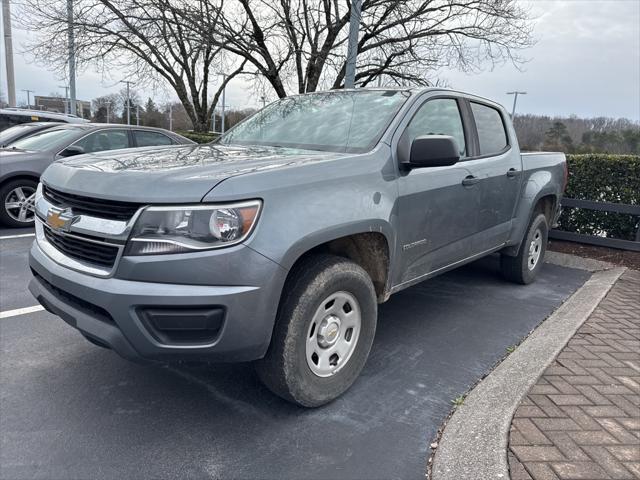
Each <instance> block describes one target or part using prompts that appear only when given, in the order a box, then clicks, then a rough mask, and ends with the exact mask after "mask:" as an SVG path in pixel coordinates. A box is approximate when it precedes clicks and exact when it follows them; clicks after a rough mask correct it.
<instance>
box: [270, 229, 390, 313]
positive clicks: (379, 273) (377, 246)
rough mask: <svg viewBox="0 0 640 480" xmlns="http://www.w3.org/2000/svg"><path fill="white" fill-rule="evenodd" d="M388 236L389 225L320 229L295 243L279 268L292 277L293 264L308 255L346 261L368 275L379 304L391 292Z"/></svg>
mask: <svg viewBox="0 0 640 480" xmlns="http://www.w3.org/2000/svg"><path fill="white" fill-rule="evenodd" d="M390 234H391V231H390V228H389V227H388V226H384V225H382V224H378V225H373V224H371V223H370V224H369V228H366V229H365V228H347V229H344V228H336V229H331V230H323V231H321V232H317V233H316V234H314V235H311V236H307V237H305V238H304V239H302V240H300V241H299V242H296V244H295V245H293V246H292V247H291V248H290V249H289V251H288V252H287V253H286V254H285V256H284V258H283V261H282V265H283V266H284V267H285V268H287V269H288V270H289V275H291V271H292V270H294V269H295V268H296V265H298V264H299V263H300V262H301V261H302V260H303V259H305V258H307V257H308V256H309V255H314V254H320V253H329V254H332V255H336V256H340V257H344V258H348V259H349V260H351V261H353V262H355V263H356V264H358V265H360V266H361V267H362V268H363V269H364V270H365V271H366V272H367V273H368V274H369V276H370V277H371V281H372V282H373V285H374V288H375V290H376V296H377V299H378V302H380V303H381V302H384V301H386V300H387V299H388V297H389V292H390V285H389V282H390V278H391V276H390V265H391V262H392V258H391V256H392V252H393V251H394V249H393V243H392V240H390V239H391V238H393V237H391V236H390ZM289 275H288V276H287V279H288V278H289ZM285 284H286V281H285Z"/></svg>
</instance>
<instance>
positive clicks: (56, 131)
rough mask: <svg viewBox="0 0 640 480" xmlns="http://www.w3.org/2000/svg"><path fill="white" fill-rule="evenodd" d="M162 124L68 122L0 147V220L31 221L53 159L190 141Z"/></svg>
mask: <svg viewBox="0 0 640 480" xmlns="http://www.w3.org/2000/svg"><path fill="white" fill-rule="evenodd" d="M193 143H194V142H192V141H191V140H189V139H187V138H185V137H182V136H180V135H178V134H176V133H173V132H170V131H168V130H164V129H161V128H151V127H138V126H133V125H120V124H100V123H87V124H67V125H60V126H57V127H54V128H48V129H46V130H44V131H41V132H38V133H35V134H33V135H29V136H28V137H25V138H21V139H19V140H16V141H14V142H12V143H10V144H9V145H7V146H6V147H5V148H2V149H0V201H1V204H0V223H2V224H4V225H6V226H10V227H26V226H30V225H32V224H33V220H34V214H33V195H34V194H35V191H36V187H37V185H38V181H39V178H40V175H41V174H42V172H43V171H44V170H45V169H46V168H47V167H48V166H49V165H50V164H51V163H52V162H54V161H55V160H57V159H60V158H64V157H70V156H73V155H80V154H83V153H92V152H100V151H104V150H116V149H121V148H137V147H151V146H158V145H185V144H193Z"/></svg>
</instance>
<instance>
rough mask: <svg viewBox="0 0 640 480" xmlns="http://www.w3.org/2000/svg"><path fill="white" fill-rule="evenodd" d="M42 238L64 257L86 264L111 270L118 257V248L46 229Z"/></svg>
mask: <svg viewBox="0 0 640 480" xmlns="http://www.w3.org/2000/svg"><path fill="white" fill-rule="evenodd" d="M44 236H45V238H46V239H47V241H48V242H49V243H50V244H51V245H53V246H54V247H55V248H57V249H58V250H60V251H61V252H62V253H64V254H65V255H67V256H69V257H71V258H75V259H77V260H82V261H84V262H87V263H93V264H96V265H100V266H102V267H108V268H111V267H113V264H114V263H115V261H116V257H117V256H118V247H115V246H110V245H105V244H102V243H93V242H90V241H87V240H83V239H81V238H80V237H76V236H69V235H63V234H60V233H56V232H55V231H53V230H51V229H50V228H48V227H44Z"/></svg>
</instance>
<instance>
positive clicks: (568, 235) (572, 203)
mask: <svg viewBox="0 0 640 480" xmlns="http://www.w3.org/2000/svg"><path fill="white" fill-rule="evenodd" d="M562 206H563V207H569V208H584V209H587V210H597V211H600V212H610V213H623V214H627V215H637V216H639V217H640V205H627V204H625V203H608V202H594V201H591V200H577V199H575V198H563V199H562ZM549 237H550V238H555V239H557V240H567V241H570V242H580V243H588V244H590V245H598V246H601V247H611V248H619V249H622V250H632V251H634V252H640V223H639V225H638V228H637V229H636V238H635V240H622V239H619V238H607V237H600V236H598V235H586V234H583V233H576V232H565V231H564V230H558V229H553V230H551V231H550V232H549Z"/></svg>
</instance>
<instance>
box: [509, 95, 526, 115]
mask: <svg viewBox="0 0 640 480" xmlns="http://www.w3.org/2000/svg"><path fill="white" fill-rule="evenodd" d="M526 94H527V92H517V91H516V92H507V95H515V97H513V110H512V111H511V118H512V119H513V118H515V116H516V104H517V103H518V95H526Z"/></svg>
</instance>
